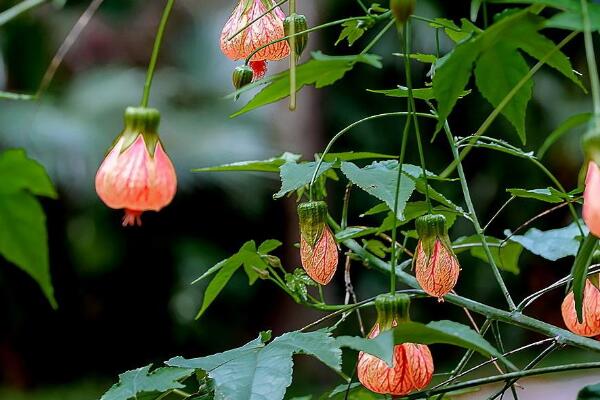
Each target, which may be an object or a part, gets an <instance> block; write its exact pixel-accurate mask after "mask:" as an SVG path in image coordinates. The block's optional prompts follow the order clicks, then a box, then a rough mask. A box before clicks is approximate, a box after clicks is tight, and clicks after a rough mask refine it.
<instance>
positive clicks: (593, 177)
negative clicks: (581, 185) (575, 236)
mask: <svg viewBox="0 0 600 400" xmlns="http://www.w3.org/2000/svg"><path fill="white" fill-rule="evenodd" d="M583 220H584V221H585V224H586V225H587V227H588V228H589V229H590V232H592V234H594V236H597V237H600V168H598V164H596V163H595V162H594V161H590V162H589V164H588V171H587V176H586V178H585V191H584V192H583Z"/></svg>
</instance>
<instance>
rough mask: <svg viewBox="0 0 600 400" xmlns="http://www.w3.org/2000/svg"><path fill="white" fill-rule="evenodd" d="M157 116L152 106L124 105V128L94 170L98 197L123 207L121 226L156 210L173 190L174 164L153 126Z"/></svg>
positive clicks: (163, 203)
mask: <svg viewBox="0 0 600 400" xmlns="http://www.w3.org/2000/svg"><path fill="white" fill-rule="evenodd" d="M146 110H150V113H148V112H147V111H146ZM147 118H149V119H147ZM158 118H159V115H158V111H156V110H151V109H140V108H137V109H136V108H128V109H127V112H126V114H125V121H126V122H125V130H124V132H123V133H122V134H121V135H120V136H119V137H118V138H117V140H116V143H115V145H114V146H113V148H112V149H111V150H110V152H109V153H108V155H107V156H106V158H105V159H104V161H103V162H102V164H101V165H100V168H99V169H98V172H97V174H96V192H97V193H98V196H99V197H100V199H102V201H103V202H104V203H105V204H106V205H107V206H108V207H111V208H115V209H124V210H125V217H124V218H123V226H127V225H134V224H137V225H141V215H142V213H143V212H144V211H150V210H152V211H159V210H160V209H162V208H163V207H165V206H167V205H168V204H169V203H170V202H171V200H173V197H174V196H175V192H176V191H177V176H176V174H175V168H174V167H173V164H172V163H171V160H170V159H169V156H167V154H166V153H165V151H164V150H163V147H162V144H161V142H160V139H159V137H158V134H157V133H156V130H155V128H156V127H157V126H158Z"/></svg>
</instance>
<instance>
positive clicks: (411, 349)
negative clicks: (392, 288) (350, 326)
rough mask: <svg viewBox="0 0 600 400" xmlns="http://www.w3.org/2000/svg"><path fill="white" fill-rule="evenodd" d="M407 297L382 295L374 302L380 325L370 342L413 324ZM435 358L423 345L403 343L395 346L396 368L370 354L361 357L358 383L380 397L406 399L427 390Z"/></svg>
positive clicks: (375, 328) (376, 324)
mask: <svg viewBox="0 0 600 400" xmlns="http://www.w3.org/2000/svg"><path fill="white" fill-rule="evenodd" d="M409 304H410V300H409V298H408V296H406V295H390V294H385V295H380V296H378V297H377V299H376V300H375V307H376V309H377V322H376V323H375V325H374V326H373V328H372V329H371V332H370V333H369V339H372V338H374V337H376V336H378V335H379V333H380V332H382V331H386V330H389V329H392V328H393V327H395V326H397V325H398V324H401V323H402V322H406V321H410V317H409V315H408V307H409ZM433 370H434V367H433V358H432V356H431V352H430V351H429V347H427V346H426V345H422V344H414V343H402V344H399V345H396V346H394V353H393V364H392V367H390V366H389V365H388V364H387V363H386V362H385V361H383V360H381V359H379V358H377V357H375V356H372V355H370V354H367V353H363V352H360V353H359V354H358V366H357V372H358V380H359V381H360V383H362V385H363V386H364V387H366V388H367V389H369V390H371V391H373V392H375V393H381V394H390V395H392V396H404V395H407V394H409V393H411V392H414V391H416V390H421V389H423V388H425V387H426V386H427V385H428V384H429V382H430V381H431V378H432V376H433Z"/></svg>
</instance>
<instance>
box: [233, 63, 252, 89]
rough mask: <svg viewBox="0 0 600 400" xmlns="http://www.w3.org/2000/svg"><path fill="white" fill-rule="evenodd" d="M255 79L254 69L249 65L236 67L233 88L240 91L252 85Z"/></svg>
mask: <svg viewBox="0 0 600 400" xmlns="http://www.w3.org/2000/svg"><path fill="white" fill-rule="evenodd" d="M253 78H254V72H253V71H252V68H250V67H249V66H247V65H240V66H238V67H235V69H234V70H233V75H232V76H231V81H232V83H233V87H234V88H235V89H236V90H239V89H241V88H243V87H244V86H246V85H248V84H250V83H251V82H252V79H253Z"/></svg>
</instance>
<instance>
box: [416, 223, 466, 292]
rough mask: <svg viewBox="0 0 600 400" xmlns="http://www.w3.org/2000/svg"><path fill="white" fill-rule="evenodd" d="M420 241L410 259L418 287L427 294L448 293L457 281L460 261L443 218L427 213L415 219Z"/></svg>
mask: <svg viewBox="0 0 600 400" xmlns="http://www.w3.org/2000/svg"><path fill="white" fill-rule="evenodd" d="M415 225H416V228H417V233H418V235H419V242H418V243H417V249H416V250H415V256H414V258H413V266H414V269H415V275H416V278H417V281H418V282H419V285H421V288H423V290H424V291H425V292H426V293H427V294H429V295H430V296H433V297H437V298H438V300H439V301H443V300H442V297H444V296H445V295H446V294H448V293H449V292H450V291H452V289H454V286H456V282H457V281H458V275H459V273H460V264H459V262H458V259H457V258H456V255H455V254H454V251H452V245H451V244H450V239H449V238H448V232H447V229H446V218H445V217H444V216H443V215H434V214H428V215H424V216H422V217H419V218H417V220H416V223H415Z"/></svg>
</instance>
